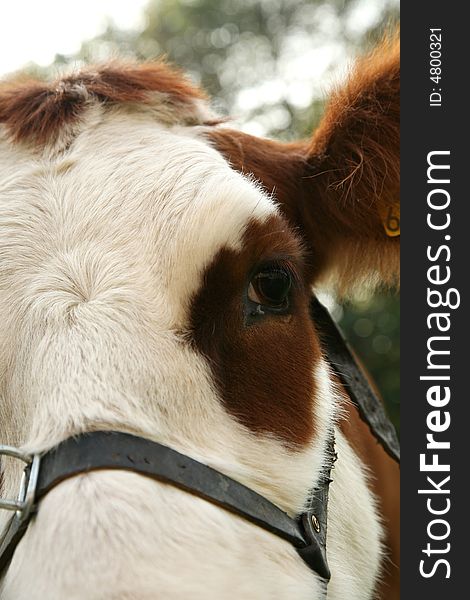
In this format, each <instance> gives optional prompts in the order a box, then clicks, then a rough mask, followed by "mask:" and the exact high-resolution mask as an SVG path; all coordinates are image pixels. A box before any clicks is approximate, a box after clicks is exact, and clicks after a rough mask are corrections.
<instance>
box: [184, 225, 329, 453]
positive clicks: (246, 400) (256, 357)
mask: <svg viewBox="0 0 470 600" xmlns="http://www.w3.org/2000/svg"><path fill="white" fill-rule="evenodd" d="M276 259H277V260H279V259H282V260H288V261H289V262H291V263H292V264H293V268H294V269H296V270H297V271H300V273H299V274H300V281H299V283H298V284H297V285H296V286H295V289H293V290H292V291H291V296H290V307H289V311H288V313H287V314H269V313H268V314H266V315H265V316H263V317H260V318H259V319H258V320H256V321H255V322H251V323H247V321H246V304H245V302H246V300H245V296H246V290H247V287H248V285H249V282H250V278H251V276H252V275H253V274H254V272H255V271H256V268H257V267H258V266H259V265H260V264H262V263H266V262H269V261H270V260H276ZM302 271H303V261H302V252H301V248H300V244H299V241H298V239H297V238H296V236H295V235H294V234H293V233H292V232H291V230H290V229H289V227H288V225H287V224H286V222H285V221H284V219H282V218H279V217H277V216H273V217H271V218H270V219H269V220H268V221H267V222H265V223H259V222H255V221H253V222H251V224H250V225H249V227H248V228H247V230H246V233H245V235H244V240H243V250H242V251H240V252H235V251H233V250H229V249H222V250H221V251H220V252H219V253H218V255H217V256H216V257H215V259H214V261H213V262H212V264H211V265H210V266H209V267H208V268H207V269H206V272H205V274H204V279H203V283H202V285H201V289H200V291H199V292H198V293H197V295H196V296H195V298H194V299H193V302H192V310H191V328H192V334H193V339H194V343H195V345H196V347H197V349H198V350H199V351H200V352H201V353H202V354H203V355H204V356H206V357H207V359H208V360H209V363H210V365H211V368H212V371H213V373H214V376H215V378H216V382H217V385H218V388H219V391H220V395H221V398H222V401H223V403H224V406H225V408H226V409H227V411H228V412H229V413H230V414H231V415H233V416H234V417H235V418H236V419H237V420H238V421H239V422H240V423H242V424H243V425H245V426H246V427H248V428H249V429H250V430H252V431H254V432H256V433H261V434H271V435H274V436H276V437H278V438H280V439H281V440H282V441H283V442H284V443H285V444H286V445H287V446H289V447H299V446H304V445H305V444H307V443H308V442H309V441H310V440H311V439H312V436H313V434H314V421H313V415H314V413H313V399H314V396H315V382H314V377H313V371H314V365H315V363H316V362H317V361H318V359H319V356H320V348H319V343H318V339H317V336H316V334H315V330H314V327H313V325H312V323H311V321H310V318H309V312H308V305H309V290H308V288H307V287H306V286H305V284H304V282H303V276H304V273H303V272H302Z"/></svg>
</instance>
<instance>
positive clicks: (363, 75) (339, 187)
mask: <svg viewBox="0 0 470 600" xmlns="http://www.w3.org/2000/svg"><path fill="white" fill-rule="evenodd" d="M399 108H400V58H399V41H398V37H396V38H394V39H392V40H386V41H384V42H383V43H382V44H381V45H380V46H378V47H377V48H376V49H375V50H374V51H373V52H372V53H371V54H369V55H367V56H365V57H363V58H362V59H360V60H359V61H358V62H357V63H356V65H355V67H354V69H353V70H352V71H351V73H350V75H349V78H348V80H347V82H346V83H345V84H344V85H342V86H341V87H339V88H338V89H337V90H336V91H335V92H334V93H333V94H332V95H331V97H330V100H329V102H328V104H327V108H326V111H325V114H324V116H323V118H322V120H321V122H320V125H319V127H318V128H317V130H316V131H315V133H314V135H313V137H312V139H311V140H307V141H304V142H295V143H281V142H275V141H272V140H261V139H259V138H255V137H252V136H248V135H246V134H243V133H239V132H234V131H230V130H227V129H223V128H221V129H215V130H214V131H212V132H211V133H210V137H211V138H212V139H213V140H214V141H215V144H216V146H217V148H218V149H219V150H220V151H221V152H222V153H223V154H224V155H225V156H226V157H227V158H228V159H229V161H230V162H231V164H232V165H233V167H234V168H236V169H239V170H241V171H243V172H245V173H252V174H254V175H255V177H256V178H257V179H259V180H260V181H261V182H262V183H263V185H264V186H265V188H266V189H267V190H268V191H269V192H272V193H274V195H275V197H276V198H277V200H278V201H279V203H280V204H281V206H282V208H283V211H284V212H285V214H286V215H287V217H288V218H289V219H290V220H291V222H292V223H293V224H295V225H296V226H297V227H299V228H300V230H301V231H302V232H303V235H304V238H305V241H306V243H307V246H308V248H309V250H310V259H309V262H310V267H311V270H310V271H311V275H312V281H319V279H325V278H326V277H328V278H329V277H331V276H334V283H335V285H336V287H337V288H339V290H340V291H346V290H348V289H350V288H351V287H354V286H355V285H356V284H360V285H363V284H364V282H366V281H367V282H371V283H379V282H381V283H385V284H397V283H398V276H399V237H398V236H396V235H395V234H396V233H397V231H396V229H397V226H398V227H399V212H398V211H399V208H398V207H399V145H400V144H399V125H400V117H399ZM387 221H388V226H387ZM386 230H388V233H387V232H386ZM398 231H399V229H398ZM392 236H393V237H392Z"/></svg>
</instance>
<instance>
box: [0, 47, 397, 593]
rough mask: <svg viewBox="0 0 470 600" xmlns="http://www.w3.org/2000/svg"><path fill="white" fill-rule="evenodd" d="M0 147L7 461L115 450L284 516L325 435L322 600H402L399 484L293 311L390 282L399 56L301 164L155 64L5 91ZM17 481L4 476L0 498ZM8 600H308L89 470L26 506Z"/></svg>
mask: <svg viewBox="0 0 470 600" xmlns="http://www.w3.org/2000/svg"><path fill="white" fill-rule="evenodd" d="M0 122H1V125H0V127H1V129H0V421H1V422H0V442H1V443H8V444H12V445H20V446H22V447H24V448H25V449H26V450H28V451H35V452H36V451H37V452H40V451H44V450H46V449H48V448H51V447H52V446H54V445H55V444H57V443H58V442H60V441H61V440H63V439H65V438H67V437H69V436H70V435H73V434H76V433H78V432H84V431H94V430H103V429H113V430H121V431H126V432H130V433H134V434H137V435H140V436H142V437H147V438H150V439H153V440H156V441H159V442H161V443H163V444H166V445H168V446H170V447H172V448H175V449H177V450H179V451H180V452H183V453H185V454H187V455H189V456H191V457H193V458H195V459H197V460H199V461H201V462H203V463H206V464H208V465H210V466H212V467H214V468H215V469H217V470H219V471H221V472H223V473H225V474H227V475H229V476H230V477H232V478H233V479H236V480H238V481H239V482H241V483H243V484H245V485H246V486H248V487H250V488H252V489H253V490H256V491H258V492H259V493H261V494H262V495H264V496H266V497H267V498H268V499H270V500H271V501H272V502H274V503H275V504H277V505H278V506H279V507H281V508H282V509H284V510H285V511H287V512H288V513H289V514H290V515H296V514H297V513H299V512H300V511H301V510H302V507H303V505H304V503H305V501H306V498H307V496H308V492H309V490H310V489H311V488H312V486H315V484H316V482H317V481H318V478H319V476H320V473H321V470H322V467H323V465H324V463H325V460H326V458H325V456H326V445H327V437H328V429H329V427H330V426H331V425H333V424H336V425H335V427H336V447H337V451H338V456H339V458H338V460H337V463H336V468H335V470H334V472H333V479H334V482H333V483H332V485H331V487H330V504H329V512H328V523H329V524H328V544H327V549H328V560H329V565H330V569H331V572H332V578H331V582H330V584H329V586H328V598H330V599H332V600H359V599H364V600H365V599H371V598H375V597H378V596H377V594H378V593H379V592H378V590H380V589H381V590H382V591H381V592H380V594H381V595H380V597H381V598H387V599H390V598H397V597H398V587H397V585H398V584H397V577H396V575H397V566H396V564H397V560H398V559H397V540H396V537H395V536H396V532H397V530H398V514H397V511H398V503H397V494H398V483H397V477H398V471H397V467H396V466H395V464H394V463H393V462H392V460H391V459H389V458H388V457H387V456H386V454H385V452H384V451H383V450H382V449H381V447H379V446H378V445H377V443H376V442H375V440H374V439H373V437H372V436H371V434H370V433H369V431H368V429H367V426H365V425H364V424H363V423H362V422H361V421H360V419H359V418H358V415H357V413H356V410H355V409H354V408H353V407H352V406H351V405H349V404H348V403H347V401H346V400H345V399H344V394H343V393H342V391H341V389H340V387H339V386H338V384H337V383H336V382H335V380H334V378H333V376H332V374H331V372H330V369H329V367H328V366H327V363H326V360H325V358H324V356H322V352H321V350H320V342H319V336H318V333H317V331H316V329H315V325H314V324H313V323H312V322H311V320H310V318H309V298H310V293H311V287H312V286H315V287H317V288H319V287H321V286H334V287H336V288H337V289H339V290H341V291H343V292H347V291H348V290H350V289H351V288H352V287H354V286H357V285H365V284H376V283H378V282H385V283H387V284H393V283H394V282H396V280H397V276H398V264H399V259H398V256H399V249H398V241H397V239H392V238H388V237H387V236H386V235H385V233H384V229H383V224H382V222H381V218H380V216H379V213H380V212H381V211H382V210H383V208H384V207H385V208H386V207H387V206H392V205H393V204H394V203H395V202H396V201H397V199H398V186H399V177H398V164H399V162H398V161H399V158H398V151H399V136H398V127H399V54H398V42H397V41H396V40H393V41H388V42H385V43H383V44H381V45H380V47H378V48H377V49H376V50H375V51H374V52H373V53H372V54H371V55H369V56H367V57H365V58H363V59H361V60H360V61H359V62H358V64H357V65H356V67H355V69H354V70H353V71H352V72H351V74H350V77H349V79H348V81H347V82H346V83H345V84H344V85H343V86H342V87H341V88H340V89H338V90H337V91H336V92H335V93H334V94H333V95H332V98H331V100H330V103H329V106H328V108H327V110H326V113H325V115H324V118H323V120H322V122H321V123H320V126H319V128H318V129H317V131H316V132H315V133H314V135H313V138H312V139H311V140H307V141H302V142H298V143H280V142H275V141H271V140H266V139H258V138H256V137H252V136H249V135H246V134H243V133H240V132H237V131H233V130H231V129H230V128H228V127H226V126H224V125H221V124H220V123H219V122H218V121H217V118H216V117H214V115H213V114H212V113H211V111H210V109H209V107H208V103H207V101H206V99H205V97H204V95H203V94H202V93H201V91H200V90H198V89H195V88H194V87H192V86H191V85H190V84H189V83H188V82H187V81H186V80H185V79H184V78H183V77H182V76H181V75H180V74H179V73H178V72H176V71H174V70H172V69H170V68H169V67H168V66H166V65H165V64H162V63H156V64H145V65H129V64H127V65H122V64H121V65H119V64H114V65H113V64H110V65H105V66H99V67H96V68H92V69H86V70H84V71H83V72H80V73H77V74H74V75H72V76H67V77H64V78H62V79H59V80H58V81H55V82H54V83H51V84H48V83H43V82H39V81H31V80H27V79H17V80H14V81H9V82H5V83H3V84H1V87H0ZM19 470H20V469H19V468H18V467H16V465H14V464H13V462H11V463H10V462H9V461H5V462H4V464H3V490H2V495H3V496H4V497H11V496H13V495H14V494H15V493H16V490H17V488H18V479H19ZM0 512H2V513H5V511H0ZM7 516H8V515H6V514H2V515H1V518H2V522H1V523H0V525H2V526H3V525H4V524H5V522H6V518H7ZM0 597H1V599H2V600H26V599H27V600H78V599H80V600H85V599H86V600H124V599H128V600H131V599H132V600H144V599H148V600H150V599H152V600H153V599H156V598H161V599H165V600H176V599H181V600H183V599H184V600H187V599H189V598H191V599H200V600H215V599H226V600H232V599H237V600H239V599H243V600H264V599H265V600H268V599H269V600H273V599H279V600H281V599H286V600H314V599H316V598H320V597H323V595H322V583H321V581H320V580H319V578H318V577H317V576H316V575H315V574H314V573H313V572H312V571H310V570H309V568H308V567H307V566H306V565H305V564H304V562H303V561H302V560H301V559H300V558H299V556H298V554H297V552H296V551H295V549H294V548H293V547H292V546H291V545H290V544H289V543H287V542H285V541H283V540H281V539H280V538H278V537H275V536H274V535H272V534H270V533H268V532H266V531H264V530H262V529H260V528H258V527H256V526H254V525H252V524H250V523H248V522H247V521H244V520H243V519H240V518H238V517H236V516H233V515H231V514H229V513H228V512H226V511H225V510H223V509H221V508H218V507H216V506H215V505H213V504H211V503H209V502H206V501H204V500H202V499H199V498H196V497H195V496H193V495H191V494H188V493H185V492H183V491H181V490H178V489H176V488H175V487H172V486H169V485H165V484H163V483H157V482H155V481H153V480H150V479H147V478H145V477H142V476H139V475H137V474H134V473H128V472H115V471H100V472H95V473H90V474H87V475H82V476H79V477H75V478H73V479H69V480H67V481H66V482H63V483H62V484H61V485H59V486H58V487H56V488H55V489H54V490H53V491H52V492H51V493H50V494H49V495H48V496H47V497H46V498H45V499H44V500H43V501H42V503H41V504H40V507H39V511H38V513H37V515H36V517H35V519H34V521H33V523H32V525H31V526H30V527H29V529H28V531H27V533H26V535H25V537H24V538H23V539H22V541H21V543H20V544H19V546H18V548H17V550H16V552H15V554H14V557H13V560H12V562H11V564H10V566H9V568H8V570H7V572H6V576H5V577H4V579H3V581H2V583H1V584H0Z"/></svg>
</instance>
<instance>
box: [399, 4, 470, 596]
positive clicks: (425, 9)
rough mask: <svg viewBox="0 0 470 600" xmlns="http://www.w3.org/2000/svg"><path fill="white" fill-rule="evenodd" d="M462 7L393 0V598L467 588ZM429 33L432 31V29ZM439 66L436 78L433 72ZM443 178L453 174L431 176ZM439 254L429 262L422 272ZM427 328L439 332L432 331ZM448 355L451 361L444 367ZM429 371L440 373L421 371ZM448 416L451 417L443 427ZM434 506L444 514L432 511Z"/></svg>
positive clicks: (469, 399)
mask: <svg viewBox="0 0 470 600" xmlns="http://www.w3.org/2000/svg"><path fill="white" fill-rule="evenodd" d="M463 9H464V5H462V4H459V3H456V2H443V1H440V2H439V1H436V0H428V1H427V2H423V3H417V2H403V3H402V14H401V23H402V26H401V36H402V44H401V48H402V54H401V67H402V80H401V81H402V87H401V90H402V92H401V93H402V96H401V99H402V108H401V159H402V162H401V165H402V167H401V172H402V189H401V207H402V220H401V225H402V230H401V231H402V295H401V306H402V322H401V331H402V374H401V381H402V384H401V390H402V398H401V445H402V463H401V473H402V521H401V531H402V594H401V598H402V599H405V600H406V599H410V600H415V599H416V598H426V600H433V599H435V598H436V599H437V598H439V600H442V598H445V599H449V600H450V599H454V598H456V599H457V598H461V597H466V594H468V592H467V591H466V590H467V589H468V577H469V575H470V567H469V566H468V565H467V563H468V556H469V554H470V553H469V551H468V549H467V548H466V539H467V537H468V535H469V533H470V526H469V521H468V518H467V517H466V508H467V506H468V505H469V503H470V496H469V493H468V491H467V488H468V486H467V485H466V480H467V473H468V472H469V469H468V466H466V464H465V461H466V459H467V456H468V454H469V451H468V441H469V440H470V434H469V431H468V427H469V410H468V407H469V405H470V394H469V390H468V389H467V388H468V384H467V381H466V380H467V377H466V374H467V373H468V372H469V371H470V364H469V355H470V352H469V349H468V345H469V343H468V336H469V333H470V328H469V319H468V311H469V303H468V298H469V290H468V287H469V285H468V279H469V268H468V264H469V262H470V252H469V247H468V244H467V239H470V227H469V223H470V216H469V214H470V198H469V192H468V190H467V189H466V187H467V186H466V177H467V175H468V173H469V172H470V169H469V167H468V166H467V164H466V162H467V156H468V155H469V154H470V153H469V150H468V148H466V147H465V146H467V143H466V138H467V137H468V134H469V132H470V127H469V124H468V122H469V116H470V115H469V112H470V111H469V108H470V107H469V105H468V104H469V103H468V100H467V98H466V96H467V93H466V92H465V90H466V89H468V86H469V80H468V77H469V75H468V73H469V71H470V69H469V67H468V56H469V52H468V48H467V44H468V42H469V40H470V30H469V26H468V21H467V19H466V17H465V16H464V13H463ZM432 29H434V30H435V31H431V30H432ZM433 33H434V34H436V35H435V36H434V37H431V35H432V34H433ZM439 39H440V46H439V45H437V43H438V42H439ZM431 43H434V44H436V45H434V46H431ZM431 51H434V53H433V54H431ZM438 51H440V53H441V54H440V56H439V55H438ZM439 60H440V63H441V64H440V65H439ZM431 61H433V62H431ZM432 68H434V69H435V70H434V71H431V69H432ZM436 69H440V71H438V70H436ZM438 75H439V79H435V80H434V81H433V80H432V79H431V77H433V76H434V77H436V76H438ZM431 94H434V95H431ZM436 151H440V152H449V154H440V155H437V154H436V155H433V158H431V159H430V160H432V161H433V162H435V163H440V164H442V165H449V166H450V169H449V170H440V171H438V170H434V171H431V173H430V175H431V177H430V179H431V182H428V177H427V169H428V166H429V164H428V157H429V153H430V152H436ZM433 174H434V175H435V177H434V176H433ZM446 178H449V179H450V183H442V182H441V183H437V182H436V181H434V182H433V181H432V180H435V179H439V180H445V179H446ZM432 190H444V191H436V192H432ZM430 192H432V194H431V199H430V202H431V204H439V203H441V204H442V205H445V204H446V201H447V198H448V196H447V195H449V197H450V202H449V206H448V207H447V208H445V209H442V210H437V209H434V208H431V207H430V206H429V204H428V202H429V198H428V195H429V193H430ZM428 214H429V215H431V216H430V217H429V218H430V219H431V222H432V223H433V224H434V225H438V226H441V225H443V224H444V223H446V222H447V218H448V217H447V216H446V215H447V214H448V215H449V218H450V219H451V220H450V223H449V226H448V227H445V228H443V229H433V228H432V227H431V226H430V225H429V223H428V222H427V219H428ZM428 248H429V250H428ZM446 248H448V250H446ZM427 252H429V253H430V255H431V257H432V258H429V256H427ZM449 253H450V255H449ZM436 265H438V266H439V267H438V269H434V270H432V271H430V272H429V271H428V270H429V268H430V267H433V266H436ZM446 267H448V269H447V268H446ZM448 275H450V278H449V281H448V282H446V283H433V282H431V281H430V278H431V279H434V280H436V279H438V280H443V279H445V278H446V277H447V276H448ZM428 288H429V290H436V291H437V292H441V294H442V297H443V299H444V301H445V298H446V294H448V293H449V290H455V291H454V292H450V295H449V296H447V298H448V299H449V300H450V302H449V303H450V304H451V305H454V306H455V305H456V304H457V302H458V297H459V296H460V306H458V307H455V308H450V307H445V306H437V307H435V308H432V307H431V306H430V305H429V301H428ZM438 298H439V296H438V294H434V295H433V296H432V297H431V302H433V303H434V304H439V300H438ZM433 313H434V314H442V315H446V316H442V317H441V318H440V320H439V324H440V326H441V327H442V329H445V327H446V326H447V325H449V324H450V328H449V329H448V331H445V332H444V331H440V330H439V328H438V325H437V322H438V318H437V317H430V315H431V314H433ZM433 336H436V337H437V336H441V337H442V339H440V340H438V339H435V340H432V341H431V342H429V340H430V338H432V337H433ZM444 337H449V338H450V339H449V340H446V339H444ZM429 343H430V344H431V346H430V347H431V348H432V349H434V350H437V349H439V350H446V351H447V350H450V354H440V355H437V354H436V355H434V356H431V359H432V360H431V362H432V364H433V365H437V366H438V368H434V369H430V368H428V358H429V356H428V353H429V348H428V346H427V345H428V344H429ZM446 365H448V366H449V368H448V369H445V368H443V367H444V366H446ZM440 367H442V368H440ZM436 376H438V377H449V380H446V379H435V380H434V381H433V380H432V379H421V378H420V377H436ZM433 386H436V390H438V391H436V390H435V393H434V396H431V400H433V399H434V400H436V399H437V401H439V399H440V398H441V397H443V396H444V394H445V389H444V388H445V387H448V388H449V391H450V400H449V401H448V403H447V404H446V405H444V403H443V402H442V406H439V407H438V406H431V404H430V402H429V400H428V394H430V393H431V392H429V389H430V388H431V387H433ZM439 386H440V387H439ZM436 394H437V395H438V396H439V398H438V397H437V395H436ZM435 404H436V402H435ZM434 411H437V412H434ZM446 413H448V415H446ZM448 417H450V419H451V421H450V425H449V426H448V428H445V427H444V426H445V425H446V419H448ZM441 426H442V428H443V431H442V432H439V433H436V432H433V430H432V428H436V427H441ZM428 434H433V439H434V440H436V441H441V442H450V449H445V448H440V449H432V448H427V444H428V443H431V442H430V440H429V439H428V438H427V437H426V436H427V435H428ZM420 454H424V455H425V459H424V462H425V463H426V464H429V463H430V462H432V460H433V454H436V455H437V457H438V458H437V459H435V460H437V461H438V462H439V464H442V465H449V467H450V470H449V471H448V472H446V471H438V470H436V471H426V470H424V469H423V468H420ZM425 468H428V467H425ZM439 468H441V467H439ZM448 476H450V479H449V480H448V481H446V478H447V477H448ZM428 477H430V478H431V480H432V482H434V483H432V482H431V481H429V480H428V479H427V478H428ZM418 490H423V493H419V492H418ZM439 490H440V491H439ZM446 509H448V510H446ZM432 510H434V511H435V512H437V511H442V514H432V512H431V511H432ZM444 511H445V512H444ZM433 538H441V539H433ZM462 594H463V596H462Z"/></svg>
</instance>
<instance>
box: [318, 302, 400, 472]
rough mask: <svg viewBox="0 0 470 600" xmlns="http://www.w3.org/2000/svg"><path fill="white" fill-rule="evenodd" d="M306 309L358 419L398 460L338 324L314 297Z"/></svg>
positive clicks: (380, 410)
mask: <svg viewBox="0 0 470 600" xmlns="http://www.w3.org/2000/svg"><path fill="white" fill-rule="evenodd" d="M310 312H311V316H312V319H313V322H314V324H315V327H316V328H317V330H318V332H319V335H320V338H321V341H322V345H323V347H324V350H325V354H326V357H327V359H328V362H329V364H330V366H331V368H332V369H333V371H334V373H336V375H337V376H338V377H339V379H340V380H341V383H342V384H343V385H344V387H345V389H346V392H347V393H348V395H349V397H350V398H351V401H352V402H353V404H354V405H355V406H356V407H357V409H358V411H359V414H360V416H361V419H362V420H363V421H364V422H365V423H367V425H368V426H369V429H370V430H371V432H372V434H373V435H374V437H375V438H376V440H377V441H378V442H379V443H380V444H381V445H382V447H383V448H384V450H385V451H386V452H387V453H388V454H389V455H390V456H391V457H392V458H394V459H395V460H396V461H397V462H398V463H399V462H400V443H399V441H398V437H397V433H396V431H395V427H394V426H393V424H392V423H391V421H390V419H389V418H388V416H387V413H386V412H385V409H384V406H383V404H382V402H381V401H380V399H379V398H378V397H377V395H376V394H375V392H374V391H373V390H372V388H371V386H370V384H369V382H368V381H367V377H366V376H365V374H364V372H363V371H362V369H361V368H360V367H359V365H358V364H357V362H356V360H355V358H354V355H353V353H352V351H351V349H350V348H349V345H348V343H347V342H346V340H345V339H344V337H343V335H342V334H341V331H340V329H339V327H338V326H337V325H336V323H335V322H334V321H333V318H332V317H331V315H330V313H329V312H328V310H327V309H326V308H325V307H324V306H323V304H321V302H320V301H319V300H318V299H317V298H316V297H315V296H313V297H312V300H311V303H310Z"/></svg>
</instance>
